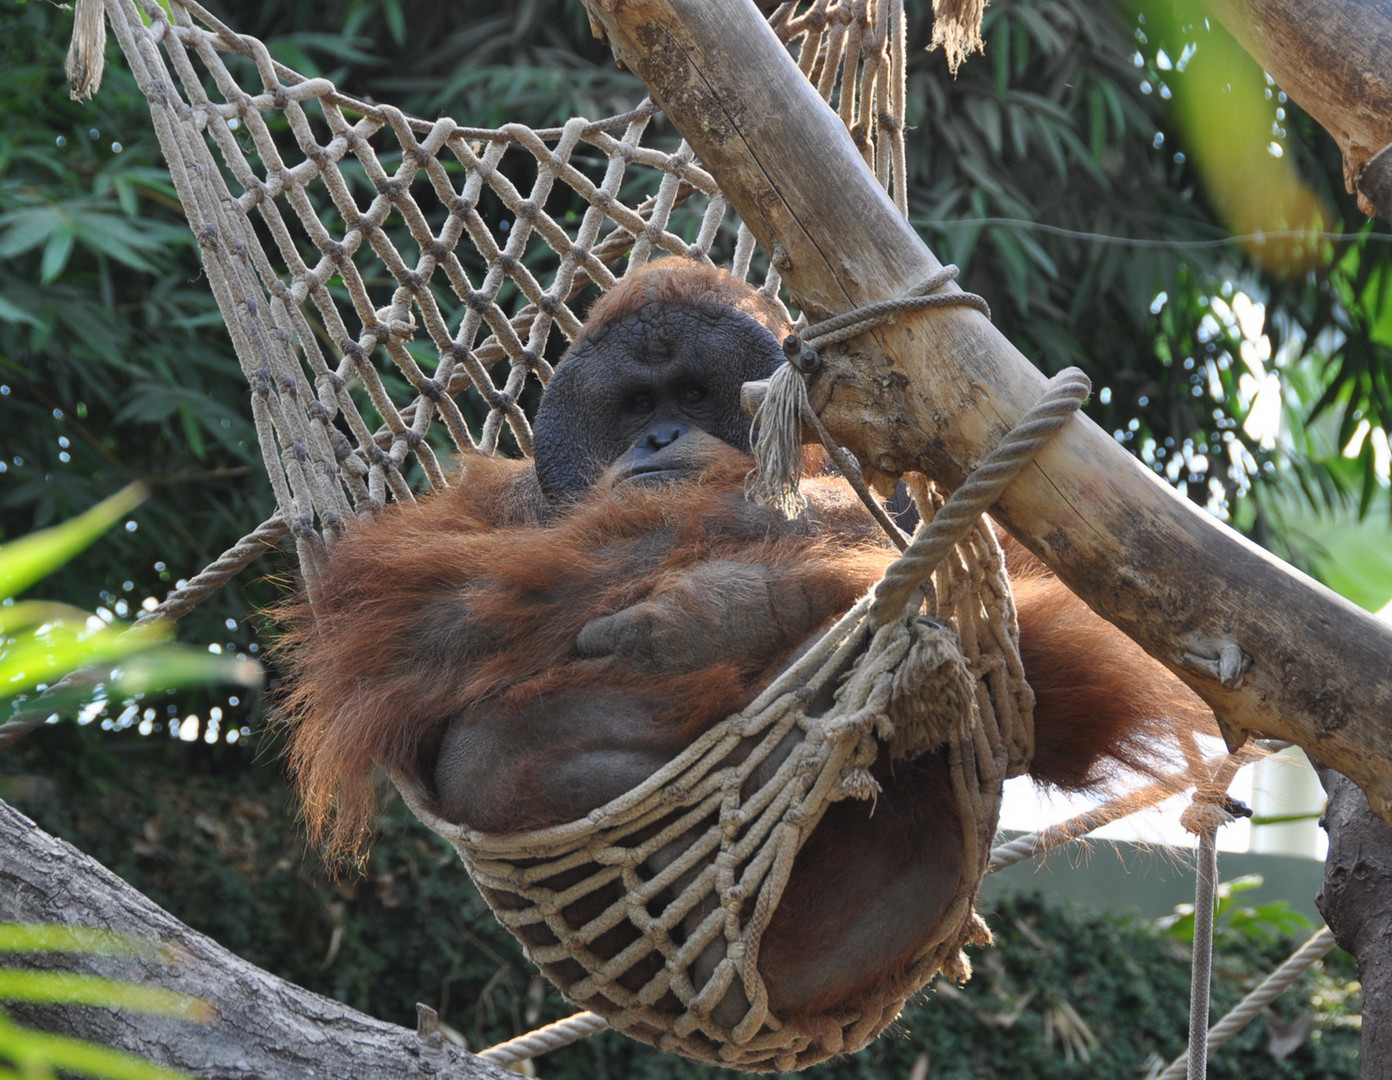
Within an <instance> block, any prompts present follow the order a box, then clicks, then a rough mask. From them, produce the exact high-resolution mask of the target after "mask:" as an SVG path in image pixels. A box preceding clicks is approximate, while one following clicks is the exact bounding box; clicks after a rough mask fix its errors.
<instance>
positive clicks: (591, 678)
mask: <svg viewBox="0 0 1392 1080" xmlns="http://www.w3.org/2000/svg"><path fill="white" fill-rule="evenodd" d="M748 468H749V459H748V458H747V457H746V456H745V455H743V454H740V453H739V452H737V451H735V450H733V449H731V450H729V452H728V455H727V456H726V459H725V460H723V461H721V462H719V463H718V464H716V465H715V466H713V467H712V468H711V469H709V470H707V472H706V473H705V474H704V475H703V476H702V477H701V478H699V479H698V480H697V481H696V482H694V483H690V484H683V485H681V486H680V487H679V488H675V489H674V487H672V486H664V487H657V488H653V487H647V488H644V487H628V488H624V489H620V490H617V491H599V490H596V492H595V493H593V494H592V496H591V497H590V498H589V499H587V500H585V501H584V502H583V503H581V504H579V505H578V506H577V507H576V508H575V509H574V510H573V511H571V512H569V513H567V514H566V515H565V516H563V517H561V518H560V519H559V520H557V521H554V522H549V523H545V524H543V523H541V522H539V521H536V520H531V521H527V520H523V521H511V520H507V519H506V518H505V517H502V516H500V513H499V505H500V503H506V502H507V501H508V500H506V499H502V500H500V499H498V498H497V495H496V493H497V491H498V490H499V488H500V487H502V488H506V487H507V485H509V484H514V483H516V482H517V481H518V477H519V474H520V473H521V472H522V471H523V469H524V466H523V465H522V464H521V463H516V462H496V461H486V460H479V461H476V462H471V463H470V464H469V466H468V470H467V472H466V475H465V476H464V477H463V478H461V480H460V481H459V482H458V483H456V484H455V486H454V487H452V488H450V489H449V490H447V491H445V492H443V493H440V494H438V495H435V496H432V497H428V498H424V499H421V500H420V501H418V502H417V503H415V504H413V505H410V506H390V507H388V508H386V509H385V510H384V511H383V512H382V513H381V514H379V515H377V517H376V518H375V519H373V520H371V521H367V522H363V523H360V524H359V525H358V526H356V527H355V528H354V529H353V530H352V532H351V533H350V535H349V536H348V537H347V538H345V539H344V540H342V541H340V542H339V543H338V544H337V545H336V546H335V547H334V549H333V552H332V555H331V558H330V560H329V564H328V570H327V572H326V573H325V575H324V577H323V579H322V580H321V581H320V583H319V589H318V593H319V595H318V600H317V602H316V604H315V606H314V607H313V609H311V608H310V607H309V605H308V604H307V603H303V602H302V603H300V604H297V605H294V606H291V607H288V608H286V609H284V610H283V611H282V612H281V617H282V619H283V620H284V621H285V622H286V623H287V624H288V629H287V632H286V633H285V635H284V636H283V638H282V640H281V642H280V644H279V646H278V653H279V655H280V656H282V657H283V658H284V662H285V664H286V666H287V674H288V676H289V678H288V690H287V691H286V693H285V694H284V695H283V697H282V701H281V709H282V712H283V713H284V714H285V715H286V717H287V718H288V720H289V721H290V724H291V734H290V747H289V759H290V767H291V771H292V773H293V774H294V776H295V779H296V783H297V785H298V787H299V789H300V792H301V795H302V797H303V800H304V805H305V816H306V820H307V822H308V825H309V828H310V831H311V834H312V835H313V836H314V838H315V839H316V840H318V841H320V842H323V843H325V844H326V846H327V847H328V848H329V849H330V850H331V851H333V852H338V853H353V852H356V851H357V850H358V849H359V847H360V845H361V844H362V842H363V840H364V837H365V830H366V827H367V825H368V823H369V821H370V819H371V816H372V813H373V811H374V809H375V806H374V795H373V791H374V782H375V771H376V767H377V766H379V765H380V766H383V767H385V768H388V769H393V770H399V771H402V772H404V773H407V774H408V775H409V774H416V773H417V772H418V766H419V764H420V757H421V755H422V753H426V754H428V753H429V752H430V751H431V750H432V749H433V745H434V743H435V742H437V741H438V738H439V735H440V731H441V728H442V727H443V726H444V725H445V724H447V723H448V722H449V721H450V720H452V719H453V718H455V717H457V716H459V715H460V714H462V713H464V712H466V711H467V710H468V709H469V708H471V707H476V706H478V705H479V704H480V703H482V702H487V701H490V700H492V701H496V702H498V703H500V704H508V703H512V702H525V701H526V700H528V699H530V698H534V697H535V696H537V695H540V694H543V693H546V692H549V691H555V690H567V691H570V692H573V693H576V694H583V693H584V691H585V689H586V688H593V687H598V686H607V687H611V688H612V687H615V686H617V687H621V688H624V689H625V690H627V691H629V692H630V693H632V694H634V695H636V696H639V697H641V698H642V699H643V700H644V701H647V702H649V703H651V706H652V708H653V711H654V728H653V732H652V738H653V740H655V741H656V742H658V743H660V745H661V746H662V747H663V749H664V751H665V752H668V753H675V752H676V751H677V750H678V749H680V748H681V747H682V746H683V745H685V744H686V743H687V742H689V741H690V740H691V739H692V738H694V737H695V735H697V734H698V733H699V732H700V731H702V730H704V729H705V728H707V727H709V726H710V725H711V724H712V723H714V722H715V721H716V720H717V719H719V718H721V717H723V716H726V715H728V714H729V713H731V712H734V711H736V710H737V709H739V708H741V707H743V705H744V704H746V703H747V702H748V701H749V700H750V699H751V698H752V696H753V694H754V693H755V692H756V691H757V690H758V688H759V687H760V686H761V685H762V684H763V683H764V682H765V681H767V679H768V678H771V677H772V674H773V672H774V671H776V669H777V665H774V666H773V667H772V668H769V669H768V670H765V668H766V667H767V665H765V664H764V663H762V662H761V663H760V665H759V667H758V668H750V667H749V666H748V665H745V664H740V663H738V662H732V663H727V664H722V665H719V666H717V667H716V668H714V669H709V668H708V669H705V670H701V671H696V672H689V673H686V672H684V673H678V674H664V675H653V674H647V673H641V672H634V671H631V670H628V669H625V668H623V667H622V666H616V665H614V664H605V663H602V662H599V661H595V660H586V659H583V658H581V657H579V656H578V655H577V654H576V651H575V642H576V638H577V637H578V635H579V633H580V630H581V629H582V628H583V627H584V625H585V623H586V622H588V621H589V620H590V619H593V618H595V617H597V616H600V615H606V614H611V613H613V612H616V611H621V610H623V609H625V608H628V607H631V606H632V605H634V604H636V603H638V602H639V601H641V600H644V599H646V598H648V597H649V596H651V595H652V594H653V593H654V592H656V591H660V590H661V589H662V588H663V586H664V585H665V584H666V583H668V582H669V580H670V579H671V578H672V577H673V576H674V575H679V574H680V572H681V571H683V570H685V569H689V568H691V567H694V566H698V565H701V564H703V563H707V562H710V561H713V560H720V559H729V560H735V561H739V562H747V563H750V564H753V565H756V566H759V567H762V568H765V569H766V570H767V572H768V573H769V575H770V576H771V577H773V578H775V579H777V580H780V581H783V582H799V583H802V584H803V585H804V587H805V588H807V589H809V590H813V591H815V592H816V593H817V594H819V595H820V596H822V597H823V601H822V602H823V603H825V604H826V605H827V606H828V608H829V609H831V610H840V609H844V608H846V607H849V606H850V604H851V603H853V602H854V600H855V598H856V597H857V596H859V595H860V594H861V593H862V592H864V590H865V589H866V588H868V587H869V585H870V584H872V583H873V582H874V581H875V580H876V579H877V577H878V576H879V574H880V572H881V570H882V569H883V566H884V562H885V557H886V553H885V552H884V551H883V550H882V549H881V548H879V547H878V546H877V545H876V544H874V543H873V542H870V541H864V540H852V541H850V542H849V543H848V542H847V539H846V537H845V536H844V535H842V536H838V535H836V534H835V533H828V534H825V535H821V536H815V535H805V534H803V535H797V534H792V533H787V532H784V533H781V534H780V533H776V532H770V531H769V530H768V528H767V525H766V519H764V518H763V516H762V515H756V516H755V517H754V518H753V519H752V520H746V519H747V518H748V515H746V514H743V513H742V512H741V509H742V507H743V505H744V504H743V494H742V491H743V488H742V485H743V478H744V475H745V473H746V472H747V471H748ZM821 483H823V484H826V483H829V481H821ZM823 501H824V502H825V503H826V505H827V506H828V508H829V511H828V512H829V516H831V517H832V518H835V517H838V516H841V515H844V514H845V513H846V508H845V507H844V504H843V503H842V502H841V501H840V500H838V499H837V498H836V497H828V498H827V499H825V500H823ZM864 531H865V530H863V529H862V532H864ZM388 583H389V584H390V587H389V588H387V587H384V586H385V585H386V584H388ZM694 614H696V613H695V612H685V613H684V615H687V616H690V615H694ZM798 644H800V641H799V640H796V639H789V640H787V641H786V648H785V649H784V650H783V653H782V654H781V655H786V653H787V652H789V651H791V650H792V649H793V648H795V647H796V646H797V645H798ZM525 815H526V809H525V807H524V806H516V807H512V808H510V815H509V816H510V818H511V820H512V821H513V823H514V824H513V827H515V828H520V827H525V826H527V825H532V824H544V823H545V822H540V821H528V820H527V819H526V817H525Z"/></svg>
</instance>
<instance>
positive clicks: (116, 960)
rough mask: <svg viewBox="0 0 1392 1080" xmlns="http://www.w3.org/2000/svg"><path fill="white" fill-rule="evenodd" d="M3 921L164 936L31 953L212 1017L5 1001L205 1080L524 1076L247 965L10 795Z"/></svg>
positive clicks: (4, 825) (0, 828)
mask: <svg viewBox="0 0 1392 1080" xmlns="http://www.w3.org/2000/svg"><path fill="white" fill-rule="evenodd" d="M0 921H3V922H16V923H38V922H46V923H58V924H62V925H65V926H83V927H98V928H101V929H106V930H113V931H116V932H117V933H120V934H129V935H131V937H133V938H135V939H139V940H141V941H145V942H153V943H156V945H157V949H156V951H154V952H153V953H152V954H150V955H146V956H129V955H122V956H94V957H80V958H77V959H76V960H75V961H74V960H73V959H72V958H66V957H65V958H58V959H55V957H54V956H53V955H51V954H50V955H45V956H35V957H32V958H28V959H27V962H32V964H33V966H36V967H37V966H44V967H47V966H50V965H55V966H56V965H58V964H61V965H62V966H64V967H65V968H74V969H76V970H81V971H87V972H91V973H93V974H97V975H102V976H106V977H108V978H114V979H122V980H125V981H127V982H133V983H139V984H141V985H144V986H161V987H164V988H166V989H169V990H175V991H179V992H181V993H185V994H190V995H192V996H194V997H197V998H200V999H202V1000H203V1001H204V1002H206V1003H207V1004H208V1005H210V1006H212V1011H213V1019H212V1020H211V1021H210V1022H209V1023H207V1024H197V1023H194V1022H192V1021H189V1020H181V1019H175V1018H170V1017H163V1016H153V1015H150V1014H148V1013H137V1012H133V1011H129V1010H120V1009H95V1008H91V1007H88V1006H83V1007H75V1006H67V1007H58V1006H32V1005H27V1006H16V1005H10V1004H7V1005H6V1006H5V1008H6V1011H7V1012H8V1013H9V1014H10V1015H11V1016H12V1017H14V1019H16V1020H17V1021H19V1022H20V1023H26V1024H29V1025H31V1026H34V1027H38V1028H41V1029H43V1030H44V1031H51V1032H58V1033H61V1034H67V1035H72V1036H74V1037H77V1038H81V1039H87V1040H89V1041H91V1042H96V1043H101V1044H103V1045H106V1046H113V1047H117V1048H119V1049H122V1050H127V1051H129V1052H131V1053H133V1054H139V1055H140V1056H141V1057H144V1058H147V1059H149V1060H151V1061H155V1062H158V1063H159V1064H162V1065H167V1066H170V1067H172V1068H176V1069H182V1070H184V1071H185V1072H188V1073H190V1074H192V1075H194V1076H197V1077H199V1078H200V1080H251V1078H255V1077H274V1078H276V1080H293V1078H296V1077H304V1078H305V1080H310V1078H313V1080H324V1078H326V1077H333V1078H334V1080H379V1078H380V1077H384V1076H390V1077H401V1078H409V1077H432V1078H436V1080H439V1078H441V1077H450V1078H457V1080H504V1078H509V1077H510V1078H513V1080H515V1078H516V1074H515V1073H510V1072H506V1071H504V1070H503V1069H500V1068H498V1067H497V1066H496V1065H492V1064H489V1063H488V1062H485V1061H481V1060H479V1059H478V1058H476V1057H474V1056H473V1055H472V1054H469V1053H468V1052H466V1051H464V1050H461V1049H460V1048H459V1047H457V1046H454V1045H453V1044H450V1043H447V1042H445V1041H444V1040H443V1039H442V1038H441V1036H440V1034H439V1032H438V1031H436V1032H434V1033H433V1036H432V1035H428V1036H426V1037H422V1036H420V1035H418V1034H417V1033H416V1032H414V1031H409V1030H407V1029H406V1028H402V1027H397V1026H395V1025H393V1024H387V1023H383V1022H382V1021H380V1020H374V1019H373V1018H372V1017H370V1016H366V1015H364V1014H363V1013H360V1012H356V1011H354V1010H353V1009H350V1008H348V1007H347V1006H346V1005H343V1004H340V1003H339V1002H337V1001H333V1000H331V999H329V998H325V997H320V996H319V995H318V994H314V993H311V992H310V991H308V990H304V989H302V988H300V987H298V986H295V985H294V984H293V983H288V982H286V981H285V980H284V979H280V978H277V977H276V976H274V975H272V974H270V973H269V972H266V971H262V970H261V969H260V968H258V967H255V966H253V965H252V964H249V963H247V962H246V961H245V960H242V959H241V958H240V957H238V956H235V955H233V954H232V953H230V952H228V951H227V950H226V949H224V948H223V947H222V946H221V945H219V944H217V943H216V942H215V941H213V940H212V939H211V938H207V937H204V936H203V935H202V934H199V933H197V932H196V931H194V930H191V929H189V928H188V927H187V926H185V925H184V924H183V923H181V922H179V921H178V920H177V919H175V918H174V916H172V915H170V914H169V913H168V912H167V911H165V910H164V909H163V908H161V907H159V906H157V905H156V904H154V903H153V902H152V901H150V900H148V899H146V898H145V897H144V896H142V895H141V894H140V893H138V892H136V891H135V890H134V889H132V888H131V887H130V886H129V885H127V884H126V883H125V882H124V881H122V880H121V879H120V878H118V877H116V875H115V874H112V873H111V872H110V871H109V870H107V869H106V868H105V867H103V866H101V865H100V864H98V863H96V862H94V861H93V860H92V859H89V858H88V857H87V856H86V855H83V854H82V853H81V852H80V851H78V850H77V849H76V848H74V847H72V846H71V845H69V844H67V843H65V842H63V841H62V840H58V839H55V838H54V837H52V836H49V835H48V834H47V833H45V832H43V831H42V830H41V829H40V828H39V827H38V826H37V825H35V824H34V823H33V822H32V821H30V820H29V819H28V818H26V817H25V816H24V815H23V814H21V813H19V812H18V811H17V810H15V809H13V808H12V807H10V806H7V805H5V804H4V803H0ZM6 962H7V963H16V962H18V963H24V962H26V958H24V957H19V958H14V957H7V958H6Z"/></svg>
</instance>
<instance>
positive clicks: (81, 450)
mask: <svg viewBox="0 0 1392 1080" xmlns="http://www.w3.org/2000/svg"><path fill="white" fill-rule="evenodd" d="M8 11H9V14H10V18H9V19H7V25H6V33H5V35H3V37H0V252H3V256H0V297H3V302H0V403H2V404H0V409H3V410H4V414H5V424H4V425H3V427H0V539H5V538H7V537H8V538H12V537H16V536H20V535H23V534H25V533H29V532H31V531H33V530H34V529H37V528H41V527H44V526H47V525H50V524H52V523H54V522H56V521H60V520H63V519H66V518H69V517H72V516H74V515H75V514H76V513H78V512H79V511H81V510H83V509H85V508H86V507H88V506H90V505H92V504H93V503H95V502H97V500H98V499H99V498H101V497H102V496H103V495H105V494H107V493H109V492H111V491H114V490H117V489H119V488H122V487H124V486H126V485H127V484H129V483H131V482H134V481H141V482H143V483H144V484H145V485H146V487H147V488H148V490H149V491H150V492H151V493H152V497H151V498H150V499H149V500H147V501H146V502H145V503H144V504H143V505H141V506H140V507H139V508H138V509H135V510H133V511H132V512H131V513H130V514H129V515H128V516H126V517H125V518H124V519H123V520H124V522H125V526H124V528H123V529H121V530H119V531H117V532H115V533H113V534H111V535H110V537H109V538H108V540H107V541H106V542H105V543H103V544H102V545H101V547H100V548H98V549H95V550H94V551H92V552H91V553H89V554H87V555H86V556H84V557H82V558H80V559H78V560H76V561H74V562H73V563H72V564H71V565H70V566H69V567H68V569H67V570H66V571H65V573H64V574H63V576H62V578H61V579H59V580H57V581H55V582H54V583H53V584H52V591H51V594H52V596H53V598H54V599H55V600H56V601H60V602H63V603H66V604H69V605H72V606H74V607H78V608H83V609H88V610H91V609H93V608H97V609H100V610H101V611H104V612H106V613H107V614H108V615H109V616H115V617H120V618H125V617H130V616H132V615H134V614H137V613H138V612H139V610H140V609H141V607H142V606H145V605H146V603H147V598H151V597H153V598H155V599H158V598H161V597H163V595H164V594H165V593H166V592H167V591H168V590H169V589H170V588H171V587H172V586H174V585H175V584H176V583H177V582H178V581H179V580H180V579H181V578H184V577H188V576H191V575H192V574H193V573H195V572H196V571H198V570H200V569H201V568H202V567H203V566H204V565H206V564H207V563H208V562H210V561H211V560H212V559H213V558H214V557H216V556H217V555H218V554H219V553H220V552H221V551H222V550H224V549H225V548H226V547H228V546H230V545H231V544H232V543H233V542H234V541H235V540H236V539H237V538H238V537H240V536H241V535H243V534H244V533H246V532H248V531H250V529H251V528H253V527H254V526H255V525H256V524H258V523H259V522H260V521H261V520H263V519H264V518H265V517H267V516H268V515H269V514H270V512H271V509H272V503H271V499H270V492H269V488H268V485H267V484H266V481H265V479H264V474H263V472H262V471H261V466H260V462H259V451H258V448H257V445H256V439H255V435H254V431H253V428H252V425H251V422H250V418H249V416H250V414H249V410H248V409H247V407H246V400H247V392H246V386H245V380H244V379H243V378H242V376H241V374H240V370H239V368H238V365H237V363H236V360H235V358H234V357H233V355H232V350H231V346H230V343H229V341H228V339H227V336H226V333H225V332H224V331H223V329H222V320H221V317H220V316H219V315H218V312H217V308H216V305H215V304H214V302H213V299H212V296H211V294H210V292H209V290H208V288H207V285H206V283H205V282H204V281H203V280H202V276H201V275H202V272H201V268H200V264H199V259H198V246H197V244H196V242H195V241H194V239H193V237H192V234H191V233H190V232H189V229H188V226H187V225H186V224H185V222H184V220H183V216H182V213H181V212H180V211H179V208H178V205H177V201H176V199H175V196H174V191H173V187H172V185H171V183H170V180H169V175H168V172H167V170H166V169H165V168H164V166H163V163H162V160H161V157H160V154H159V150H158V145H157V143H156V141H155V138H154V134H153V131H152V129H151V126H150V119H149V114H148V111H147V109H146V107H145V105H144V102H143V99H142V98H141V97H140V95H139V93H138V91H137V90H136V88H135V86H134V82H133V80H132V79H131V76H130V75H129V73H128V72H127V71H126V70H125V66H124V64H123V63H122V62H119V61H118V60H116V58H115V57H114V56H113V58H112V62H111V63H109V64H108V65H107V76H106V81H105V85H104V87H103V89H102V92H101V94H100V95H99V96H98V97H97V99H96V100H95V101H94V102H92V103H90V104H84V105H79V104H77V103H74V102H71V101H70V100H68V95H67V92H66V89H65V87H64V85H63V81H62V80H63V75H62V71H63V50H64V47H65V44H66V41H67V36H68V32H69V30H70V27H71V15H70V13H69V12H67V11H65V10H64V9H62V8H59V7H55V6H53V5H51V4H40V3H28V4H23V5H13V4H12V5H11V6H10V7H9V9H8ZM113 51H114V50H113ZM270 596H271V592H270V590H268V589H267V588H266V587H265V586H264V585H256V586H253V587H252V588H251V589H250V590H249V593H248V594H244V595H237V594H236V593H234V592H233V590H231V589H228V590H226V591H225V592H224V593H223V594H222V595H220V596H217V597H214V598H213V599H212V600H211V601H209V602H208V603H207V604H205V605H204V607H203V608H202V609H200V610H199V611H197V612H195V613H194V614H193V615H191V616H190V617H189V618H187V619H186V620H185V621H184V623H183V624H182V626H181V633H182V634H183V635H184V636H185V637H187V638H189V639H192V640H197V641H200V642H203V643H204V644H205V645H206V644H210V643H217V644H219V645H221V646H222V648H223V651H224V653H225V654H231V655H242V656H247V655H252V654H254V652H255V651H256V646H255V644H254V642H253V641H252V634H251V632H250V630H249V628H246V627H244V626H243V625H242V623H243V621H244V620H245V618H246V615H247V612H248V610H249V609H250V608H252V607H253V606H254V605H255V604H257V603H261V602H265V601H267V600H268V599H269V597H270ZM231 699H235V700H236V701H237V702H238V704H237V705H235V706H234V705H232V704H231V703H230V699H229V695H227V694H226V693H225V692H217V693H214V692H212V691H207V692H204V691H193V692H189V691H186V692H185V693H184V694H183V695H182V696H181V698H180V699H179V701H178V704H177V705H176V704H174V703H173V702H170V703H169V704H168V705H167V706H165V705H161V706H160V707H159V708H158V709H157V710H156V711H157V712H159V713H160V718H161V721H162V722H163V721H165V720H170V721H172V720H175V719H178V718H181V717H183V716H186V715H188V714H189V713H190V712H191V711H197V712H202V711H204V710H206V709H207V708H208V707H209V706H210V705H211V704H212V703H214V702H216V703H217V704H218V705H219V706H220V707H221V708H222V709H224V710H226V713H227V716H226V721H225V723H224V725H223V730H224V731H226V730H229V729H230V730H238V729H240V728H241V727H242V726H245V725H246V724H247V720H248V714H247V707H246V701H245V698H244V695H241V694H233V695H231ZM151 705H152V707H153V703H151ZM170 710H172V712H171V711H170ZM129 722H131V717H129V716H128V717H126V718H125V719H124V720H119V721H118V720H117V719H115V718H113V717H107V718H106V719H105V720H104V723H106V724H107V725H108V726H112V725H113V724H115V725H116V726H121V725H123V724H126V723H129Z"/></svg>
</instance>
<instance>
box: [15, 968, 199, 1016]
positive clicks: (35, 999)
mask: <svg viewBox="0 0 1392 1080" xmlns="http://www.w3.org/2000/svg"><path fill="white" fill-rule="evenodd" d="M0 1000H4V1001H27V1002H31V1003H38V1004H45V1005H100V1006H104V1007H106V1008H113V1009H133V1010H135V1011H136V1012H143V1013H153V1014H155V1015H157V1016H175V1017H182V1018H183V1019H186V1020H195V1021H198V1022H199V1023H206V1022H208V1021H209V1020H211V1019H212V1018H213V1011H212V1009H211V1008H210V1007H209V1005H208V1004H207V1002H205V1001H203V1000H202V999H201V998H196V997H192V996H190V995H188V994H180V993H177V992H175V991H173V990H166V989H164V988H163V987H160V986H139V985H136V984H134V983H128V982H121V981H120V980H119V979H106V978H103V977H101V976H100V975H83V974H78V973H76V972H71V971H21V970H19V969H16V968H0Z"/></svg>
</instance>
